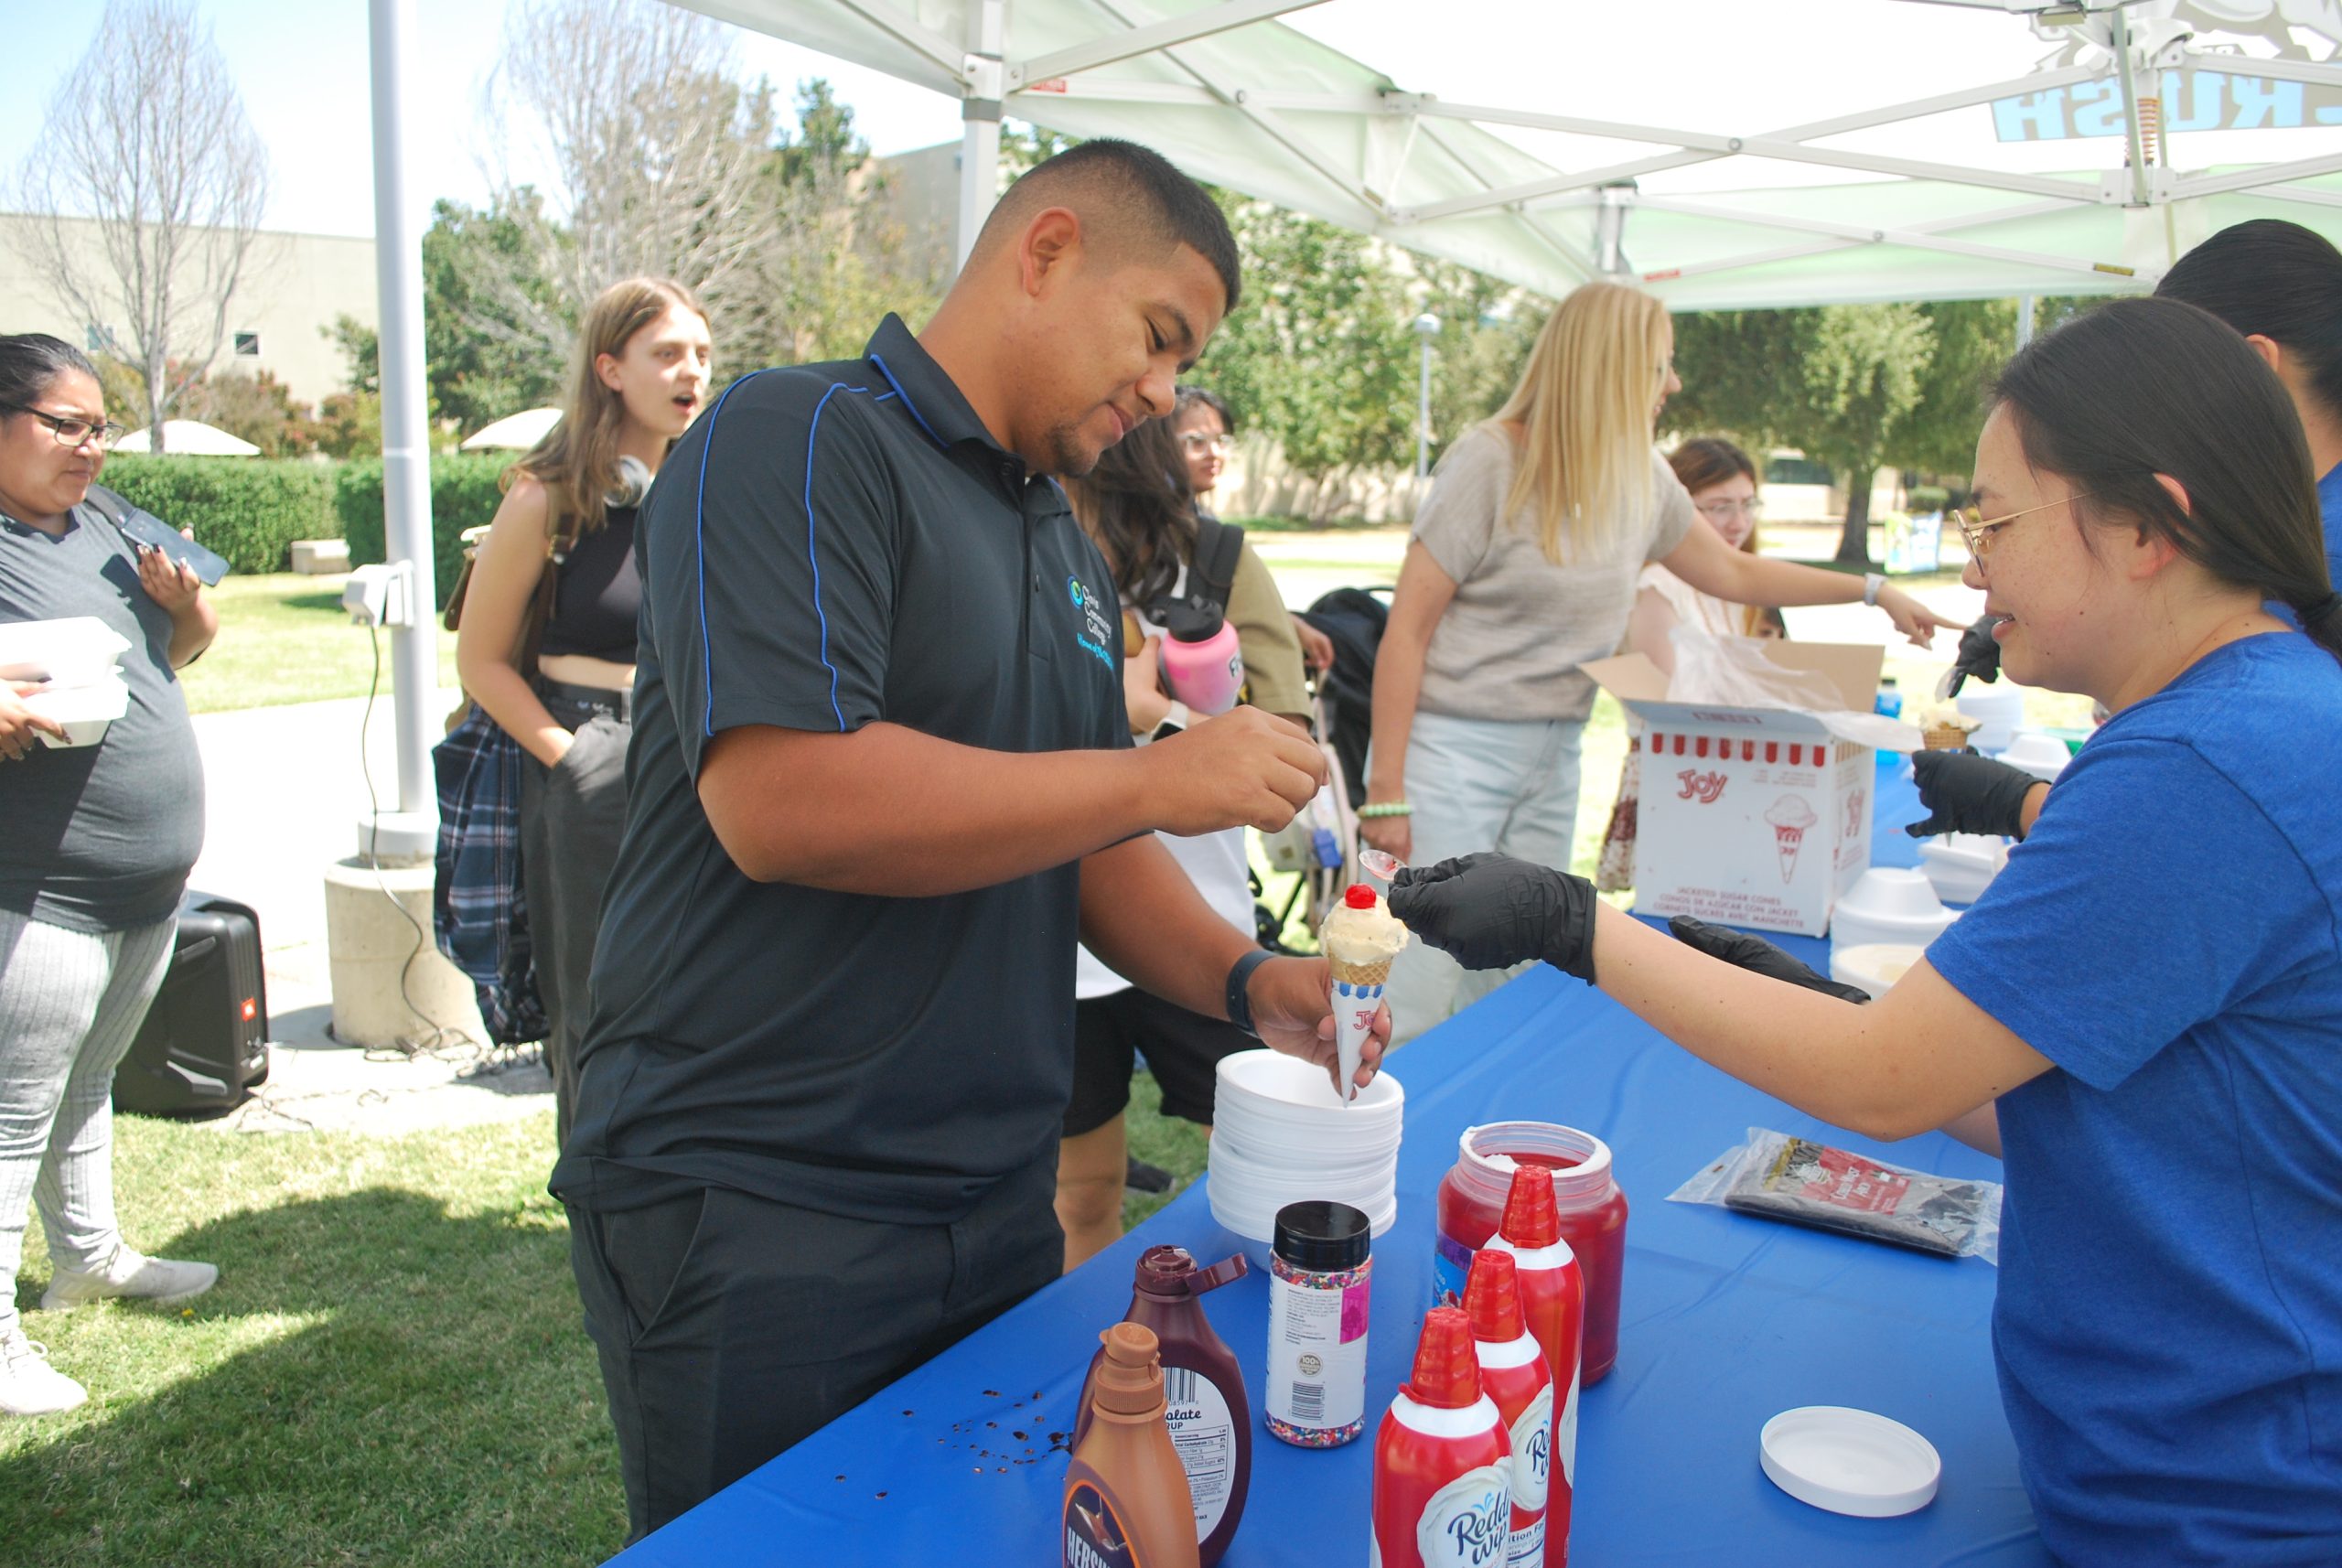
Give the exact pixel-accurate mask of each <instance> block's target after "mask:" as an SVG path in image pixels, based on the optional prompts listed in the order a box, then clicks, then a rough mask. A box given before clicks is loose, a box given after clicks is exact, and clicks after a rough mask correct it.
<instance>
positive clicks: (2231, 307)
mask: <svg viewBox="0 0 2342 1568" xmlns="http://www.w3.org/2000/svg"><path fill="white" fill-rule="evenodd" d="M2155 294H2156V295H2157V296H2158V297H2160V298H2164V299H2176V300H2183V301H2185V302H2186V303H2187V304H2189V305H2198V306H2203V307H2204V308H2205V309H2206V310H2208V311H2210V312H2211V313H2212V314H2213V315H2215V316H2217V317H2219V318H2220V319H2221V320H2223V321H2225V322H2227V323H2228V324H2229V326H2230V327H2232V328H2236V330H2237V331H2239V332H2241V333H2243V334H2244V335H2245V336H2246V337H2248V338H2268V339H2269V340H2270V341H2271V342H2272V343H2275V344H2276V345H2277V346H2278V347H2279V348H2281V349H2284V351H2285V352H2286V354H2287V355H2288V356H2289V357H2291V358H2292V359H2294V360H2297V361H2299V362H2300V364H2301V367H2302V371H2303V374H2304V379H2305V380H2306V381H2308V382H2309V392H2310V395H2311V396H2312V397H2314V398H2315V399H2316V401H2317V402H2318V403H2320V404H2321V405H2323V406H2324V408H2325V410H2326V413H2327V414H2328V415H2330V416H2331V417H2333V418H2336V419H2342V251H2337V250H2336V249H2335V248H2334V242H2333V241H2331V240H2328V239H2327V238H2326V236H2325V235H2323V234H2320V233H2317V232H2315V231H2312V230H2308V229H2304V228H2303V227H2302V226H2301V225H2300V224H2298V223H2288V222H2286V221H2285V220H2283V219H2282V218H2256V219H2254V220H2251V222H2249V223H2235V224H2231V225H2229V227H2228V228H2226V229H2223V230H2221V231H2219V232H2218V233H2217V234H2215V235H2213V236H2212V237H2211V238H2210V239H2208V240H2207V241H2205V242H2203V243H2202V244H2200V245H2198V246H2197V247H2196V248H2195V249H2194V250H2192V251H2190V252H2187V253H2186V255H2184V256H2182V257H2180V258H2179V260H2178V262H2177V263H2175V264H2174V265H2173V267H2172V269H2171V271H2169V272H2167V273H2165V274H2164V277H2163V282H2161V283H2159V284H2157V285H2155Z"/></svg>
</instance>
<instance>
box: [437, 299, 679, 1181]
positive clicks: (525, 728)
mask: <svg viewBox="0 0 2342 1568" xmlns="http://www.w3.org/2000/svg"><path fill="white" fill-rule="evenodd" d="M711 373H712V372H711V370H710V348H709V337H708V328H707V313H706V312H705V311H704V309H702V308H701V306H700V304H699V302H698V301H697V300H696V299H694V298H693V297H692V295H691V291H690V290H688V289H686V288H684V287H683V286H682V285H681V284H678V283H674V282H671V281H670V280H667V279H664V278H630V279H628V280H627V281H626V282H624V283H620V284H615V285H612V286H611V287H610V288H608V289H607V290H606V291H605V292H604V293H603V295H602V296H601V297H600V298H599V299H597V300H596V301H595V302H594V305H593V307H592V308H591V309H590V310H588V311H587V312H586V316H585V326H584V328H583V329H582V330H581V331H580V332H579V334H578V353H577V359H576V361H575V366H574V367H573V371H572V374H571V378H570V390H569V397H568V401H567V403H566V404H565V405H564V409H563V413H562V419H561V423H560V424H556V425H554V426H553V429H552V431H551V432H550V433H548V434H547V435H546V436H545V438H544V439H543V441H540V442H539V443H537V445H536V447H535V448H534V449H533V450H532V451H531V452H530V453H529V454H528V456H524V457H522V458H521V460H520V461H519V462H517V463H515V464H513V465H512V467H511V468H510V470H509V471H508V472H507V473H506V475H505V496H504V501H503V504H502V505H501V506H500V507H498V508H497V510H496V521H495V522H494V524H493V525H492V526H491V527H490V528H489V532H488V536H487V538H486V540H485V541H484V542H482V543H481V545H480V549H479V554H478V559H477V560H476V561H475V562H474V564H473V566H472V581H471V586H470V588H469V589H468V590H467V594H466V597H465V601H464V614H463V626H462V629H461V630H460V631H459V632H458V633H457V639H456V668H457V671H458V672H459V673H460V674H461V675H462V677H463V682H464V688H465V690H466V691H467V692H469V693H471V696H472V700H473V701H474V702H476V703H478V704H479V705H480V707H481V708H482V709H484V710H486V712H487V714H488V715H489V717H490V718H492V719H494V720H495V721H496V722H497V724H498V725H501V726H502V727H503V728H504V729H505V730H506V731H507V732H508V733H509V734H510V735H511V736H512V737H513V738H514V739H515V740H517V741H519V742H520V744H521V748H522V749H523V750H524V751H525V752H526V753H527V757H525V759H524V761H523V764H522V776H521V876H522V888H523V891H524V893H525V894H526V896H527V900H528V911H529V914H528V922H529V935H530V940H531V943H532V947H533V948H534V950H535V959H536V973H537V990H538V993H539V994H540V995H541V996H542V997H543V1001H544V1006H545V1019H546V1026H547V1032H546V1038H545V1061H546V1065H547V1066H548V1067H549V1068H550V1069H552V1071H553V1097H554V1103H555V1108H556V1116H557V1119H558V1122H559V1131H560V1135H561V1136H562V1137H564V1138H566V1137H567V1136H568V1132H569V1112H570V1106H571V1103H572V1098H573V1096H572V1090H573V1089H574V1087H575V1064H576V1047H577V1042H578V1039H579V1037H580V1036H582V1035H583V1034H584V1033H585V1024H586V975H587V972H588V968H589V966H590V964H591V962H592V959H593V954H594V929H595V918H596V909H597V908H599V906H600V903H601V897H602V885H603V883H604V882H606V881H607V880H608V877H609V872H610V866H611V864H612V862H613V861H614V860H615V859H616V857H617V855H618V835H619V832H620V831H621V830H622V829H623V828H624V826H625V822H626V778H625V762H626V744H627V737H628V730H629V721H630V718H631V714H632V698H633V691H634V635H635V617H636V613H637V611H638V610H639V607H640V605H641V598H642V585H641V582H640V580H639V578H638V577H637V576H636V575H635V566H634V519H635V507H636V505H637V504H638V503H639V501H640V500H641V499H642V495H643V492H644V491H645V490H647V489H649V488H650V479H651V477H652V476H653V475H655V474H657V473H658V471H659V466H660V464H661V462H663V461H664V460H665V458H666V456H667V450H668V448H669V447H670V446H672V445H673V444H674V441H675V438H676V437H677V436H679V435H682V433H683V431H684V430H685V429H686V428H687V427H688V426H689V425H690V424H691V422H692V420H693V418H694V417H695V416H696V415H697V414H698V413H699V411H700V410H701V408H702V407H704V405H705V403H706V400H707V393H708V390H709V381H710V376H711ZM564 533H574V534H575V542H573V543H572V544H571V545H570V546H569V548H568V549H567V550H566V551H565V552H563V553H561V554H560V555H559V557H558V558H557V559H555V558H553V556H552V552H553V550H554V548H555V545H556V542H557V541H558V539H559V538H560V536H561V535H562V534H564ZM545 572H552V573H553V574H554V578H553V609H552V613H551V615H550V617H549V618H547V620H546V623H545V628H544V636H543V643H542V646H541V649H540V651H539V655H538V658H537V660H536V665H537V668H536V669H535V671H526V670H523V669H522V667H521V644H522V637H523V633H524V631H525V629H526V622H527V618H528V614H529V607H530V603H531V600H532V598H533V596H535V593H536V591H537V585H538V582H539V580H540V577H541V575H542V574H543V573H545Z"/></svg>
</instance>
